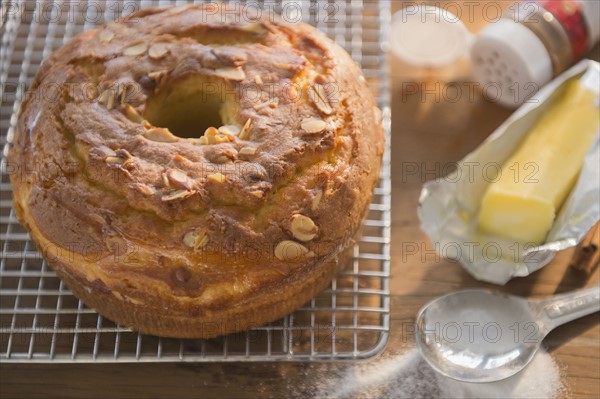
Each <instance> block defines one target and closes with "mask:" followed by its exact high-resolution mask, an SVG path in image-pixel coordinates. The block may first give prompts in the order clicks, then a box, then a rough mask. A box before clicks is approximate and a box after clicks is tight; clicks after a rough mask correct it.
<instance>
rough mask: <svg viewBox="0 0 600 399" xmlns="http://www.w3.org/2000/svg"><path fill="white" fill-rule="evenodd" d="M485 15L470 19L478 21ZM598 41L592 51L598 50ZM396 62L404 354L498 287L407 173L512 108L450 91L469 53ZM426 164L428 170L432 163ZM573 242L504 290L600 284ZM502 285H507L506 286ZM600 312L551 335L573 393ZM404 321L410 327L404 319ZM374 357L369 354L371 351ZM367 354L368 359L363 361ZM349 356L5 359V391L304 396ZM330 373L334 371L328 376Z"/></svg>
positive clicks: (482, 131)
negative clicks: (441, 301) (447, 301)
mask: <svg viewBox="0 0 600 399" xmlns="http://www.w3.org/2000/svg"><path fill="white" fill-rule="evenodd" d="M482 25H483V21H481V19H477V18H475V19H474V20H472V21H467V27H468V28H469V29H470V30H472V31H476V30H478V29H479V28H480V27H481V26H482ZM599 53H600V51H599V50H598V47H597V46H596V48H595V49H594V50H593V51H592V54H591V57H592V58H594V59H598V58H599V57H598V55H599ZM391 62H392V93H393V104H392V115H393V127H392V130H393V134H392V153H393V157H392V158H393V163H392V170H393V172H392V187H393V209H392V219H393V221H392V242H393V245H392V266H391V269H392V279H391V309H392V314H391V334H390V338H389V343H388V345H387V347H386V349H385V351H384V352H385V354H387V355H393V354H399V353H402V352H403V351H405V350H407V348H409V347H411V346H412V345H414V339H413V337H412V335H411V334H409V332H408V331H409V329H407V328H405V326H406V325H407V324H410V323H412V322H413V321H414V319H415V316H416V313H417V311H418V310H419V308H420V307H421V306H422V305H424V304H425V303H426V302H428V301H429V300H430V299H432V298H434V297H436V296H439V295H442V294H445V293H448V292H451V291H454V290H457V289H460V288H465V287H489V286H490V285H487V284H482V283H480V282H478V281H476V280H474V279H473V278H472V277H470V275H469V274H467V272H465V271H464V270H463V269H462V268H461V266H460V265H459V264H458V263H455V262H450V261H448V260H446V259H443V258H440V257H438V256H435V255H433V254H432V252H431V251H432V250H433V246H432V244H431V243H430V242H429V241H428V239H427V238H426V237H425V235H424V234H423V232H422V231H421V230H420V228H419V221H418V218H417V213H416V208H417V201H418V197H419V192H420V190H421V186H422V183H423V181H424V179H423V176H421V175H418V174H412V173H411V174H408V173H402V170H403V167H405V166H406V165H407V163H411V164H415V163H416V164H417V165H419V167H420V170H421V171H424V174H425V175H426V176H424V177H426V178H427V179H431V178H433V177H434V175H436V174H437V175H439V174H440V173H442V172H441V171H443V170H444V168H443V166H444V165H445V164H447V163H449V162H455V161H458V160H459V159H461V158H462V157H463V156H465V155H466V154H467V153H469V152H470V151H472V150H473V149H474V148H475V147H476V146H477V145H478V144H479V143H481V141H482V140H484V139H485V138H486V137H487V136H488V135H489V134H490V133H491V132H492V131H493V130H494V129H495V128H496V127H497V126H498V125H499V124H500V123H501V122H502V121H503V120H504V119H506V118H507V117H508V116H509V115H510V111H507V110H505V109H503V108H501V107H499V106H497V105H495V104H492V103H489V102H486V101H485V100H483V99H482V98H481V96H480V94H479V92H477V91H476V92H475V95H474V96H473V97H471V96H469V95H467V94H468V92H465V93H464V95H462V96H460V98H459V99H458V100H456V99H455V98H454V97H453V96H452V97H450V96H446V95H444V94H443V93H444V87H445V86H444V85H445V83H446V82H454V84H456V83H459V84H460V83H462V82H468V81H470V80H471V79H472V78H471V77H470V76H469V69H468V65H466V63H465V62H457V63H456V64H454V65H452V66H449V67H447V68H444V69H438V70H423V69H418V68H412V67H409V66H408V65H405V64H403V63H401V62H398V61H396V60H391ZM425 172H426V173H425ZM403 243H416V244H417V246H418V247H419V248H420V250H419V251H418V253H415V254H410V255H409V254H406V253H403V251H402V248H403V245H402V244H403ZM570 256H571V252H570V251H566V252H565V253H561V254H559V256H557V258H556V259H555V260H554V261H553V262H552V263H551V264H550V265H548V266H547V267H545V268H543V269H542V270H540V271H538V272H536V273H534V274H532V275H530V276H528V277H524V278H517V279H514V280H512V281H511V282H509V283H508V284H507V285H506V286H504V287H499V288H500V289H501V290H503V291H506V292H510V293H515V294H519V295H523V296H541V295H549V294H554V293H558V292H565V291H569V290H572V289H575V288H579V287H583V286H589V285H593V284H597V283H598V281H599V280H600V273H599V272H598V271H596V272H595V273H594V274H593V275H592V276H591V277H590V278H588V279H586V278H583V277H581V275H579V274H577V273H575V272H572V271H571V270H569V269H568V268H567V262H568V260H569V258H570ZM496 288H498V287H496ZM599 321H600V318H599V315H598V314H593V315H590V316H587V317H584V318H582V319H579V320H577V321H574V322H572V323H570V324H567V325H564V326H562V327H559V328H557V329H556V330H555V331H553V332H552V333H551V334H550V335H549V336H548V337H547V338H546V340H545V341H544V344H545V345H546V347H547V349H548V351H549V352H550V354H551V356H552V357H553V359H554V360H555V361H556V362H557V363H558V365H559V366H560V368H561V370H562V372H563V374H564V377H563V382H564V383H565V384H566V386H567V388H568V392H569V396H570V397H574V398H599V397H600V323H599ZM403 327H404V328H403ZM367 362H369V361H367ZM363 364H364V363H363ZM353 366H354V364H353V363H352V362H344V363H333V364H331V363H312V364H308V363H253V364H249V363H216V364H176V363H173V364H114V365H112V364H85V365H81V364H77V365H40V364H38V365H28V364H2V365H0V396H1V397H2V398H12V397H15V398H16V397H21V398H38V397H44V398H47V397H59V398H81V397H85V398H90V399H91V398H102V399H105V398H113V397H114V398H121V397H123V398H151V397H166V396H168V397H182V398H188V397H190V398H191V397H196V398H197V397H205V398H212V397H235V398H237V397H274V398H286V397H302V396H304V394H303V392H308V391H307V390H306V387H310V386H312V385H315V384H317V383H318V382H319V381H322V380H323V378H324V376H327V375H328V373H332V372H334V371H336V370H340V369H344V368H350V367H353ZM325 378H326V377H325Z"/></svg>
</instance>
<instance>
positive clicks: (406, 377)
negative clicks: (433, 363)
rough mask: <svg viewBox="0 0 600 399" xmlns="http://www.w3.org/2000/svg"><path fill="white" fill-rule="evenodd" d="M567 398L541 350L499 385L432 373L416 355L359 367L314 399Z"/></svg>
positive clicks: (322, 389)
mask: <svg viewBox="0 0 600 399" xmlns="http://www.w3.org/2000/svg"><path fill="white" fill-rule="evenodd" d="M564 393H565V387H564V385H563V384H562V382H561V376H560V370H559V368H558V366H557V365H556V363H555V362H554V360H553V359H552V357H551V356H550V355H549V354H548V353H547V352H546V351H545V350H544V349H543V348H541V349H540V350H539V352H538V353H537V354H536V356H535V357H534V359H533V361H532V362H531V363H530V365H529V366H528V367H527V368H526V369H525V370H523V371H522V372H521V373H518V374H517V375H515V376H513V377H510V378H508V379H506V380H503V381H498V382H493V383H484V384H474V383H465V382H459V381H456V380H453V379H450V378H447V377H444V376H442V375H440V374H438V373H437V372H435V371H434V370H433V369H432V368H431V367H429V365H428V364H427V363H426V362H425V361H424V360H423V359H422V358H421V355H420V354H419V352H418V351H417V350H416V349H411V350H410V351H408V352H406V353H403V354H401V355H399V356H397V357H391V358H387V359H377V360H375V361H373V362H368V363H364V364H360V365H357V366H355V367H353V368H351V369H350V370H348V371H346V372H345V373H344V374H342V375H340V376H339V378H337V379H335V380H334V381H331V380H330V381H328V382H327V383H324V385H323V386H321V387H320V389H319V392H317V393H316V395H315V397H317V398H398V399H399V398H410V399H419V398H424V399H425V398H427V399H429V398H478V399H485V398H509V397H510V398H549V399H550V398H557V397H559V396H562V395H563V394H564Z"/></svg>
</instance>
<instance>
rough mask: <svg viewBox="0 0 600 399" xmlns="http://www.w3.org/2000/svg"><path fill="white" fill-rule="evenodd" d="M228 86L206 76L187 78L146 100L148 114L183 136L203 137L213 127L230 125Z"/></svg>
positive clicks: (150, 118) (154, 122)
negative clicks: (212, 80)
mask: <svg viewBox="0 0 600 399" xmlns="http://www.w3.org/2000/svg"><path fill="white" fill-rule="evenodd" d="M226 93H227V91H226V88H225V87H220V86H219V83H217V82H209V81H206V80H204V79H198V78H193V79H185V80H184V81H181V82H179V83H176V84H174V85H170V86H169V87H167V88H166V89H164V90H162V91H161V92H159V93H157V94H155V95H153V96H151V97H149V98H148V100H147V101H146V109H145V112H144V117H145V118H146V119H147V120H148V121H149V122H150V123H151V124H152V125H154V126H158V127H164V128H167V129H169V130H170V131H171V133H173V134H174V135H176V136H178V137H181V138H199V137H202V135H204V132H205V131H206V129H208V128H209V127H216V128H218V127H219V126H222V125H225V124H227V123H226V122H227V121H228V120H230V119H231V118H230V117H228V115H231V112H230V111H231V110H230V108H231V107H230V105H229V104H228V102H226V101H224V100H225V98H224V97H225V94H226Z"/></svg>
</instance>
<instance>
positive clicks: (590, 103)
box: [479, 80, 600, 244]
mask: <svg viewBox="0 0 600 399" xmlns="http://www.w3.org/2000/svg"><path fill="white" fill-rule="evenodd" d="M596 96H597V94H595V93H593V92H592V91H590V90H588V89H586V88H585V87H584V86H583V85H581V84H580V82H579V80H575V81H573V82H572V83H569V85H568V87H567V89H566V91H565V93H564V94H563V96H562V97H560V98H559V99H558V100H557V101H556V102H555V103H554V104H552V105H551V106H550V107H549V108H548V109H547V111H546V112H545V113H544V115H543V116H542V117H541V118H540V119H539V120H538V121H537V122H536V124H535V125H534V127H533V128H532V130H531V131H530V132H529V133H528V134H527V136H526V137H525V139H524V140H523V142H522V143H521V144H520V146H519V148H518V149H517V151H516V152H515V153H514V154H513V155H512V156H511V157H510V158H509V159H508V160H507V161H506V162H505V163H504V165H503V166H502V175H501V176H500V178H499V179H498V180H497V181H495V182H493V183H491V184H490V185H489V186H488V188H487V190H486V192H485V193H484V195H483V199H482V201H481V208H480V211H479V228H480V229H481V230H482V231H483V232H485V233H488V234H491V235H494V236H497V237H502V238H505V239H509V240H515V241H519V242H524V243H535V244H541V243H543V242H544V240H545V238H546V235H547V234H548V232H549V231H550V228H551V227H552V224H553V222H554V218H555V217H556V213H557V211H558V209H560V206H561V205H562V203H563V201H564V200H565V198H566V197H567V196H568V194H569V192H570V191H571V188H572V187H573V185H574V184H575V182H576V180H577V176H578V174H579V171H580V169H581V166H582V164H583V160H584V158H585V155H586V153H587V151H588V150H589V148H590V146H591V144H592V142H593V140H594V137H595V136H596V133H597V132H598V128H599V124H600V116H599V114H598V106H597V105H595V104H594V102H595V101H596ZM516 171H519V172H520V173H515V172H516ZM524 171H526V172H527V173H524Z"/></svg>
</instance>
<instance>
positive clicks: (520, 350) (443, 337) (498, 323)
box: [416, 285, 600, 382]
mask: <svg viewBox="0 0 600 399" xmlns="http://www.w3.org/2000/svg"><path fill="white" fill-rule="evenodd" d="M599 310H600V285H596V286H593V287H590V288H584V289H580V290H576V291H573V292H569V293H566V294H560V295H556V296H553V297H549V298H545V299H536V300H527V299H524V298H520V297H516V296H513V295H508V294H504V293H501V292H498V291H491V290H486V289H468V290H463V291H458V292H454V293H451V294H448V295H444V296H442V297H440V298H437V299H435V300H433V301H431V302H429V303H428V304H427V305H425V306H424V307H423V308H422V309H421V311H420V312H419V314H418V316H417V321H416V339H417V347H418V348H419V350H420V351H421V354H422V355H423V357H424V358H425V360H426V361H427V362H428V363H429V365H431V367H433V368H434V369H435V370H437V371H438V372H440V373H441V374H443V375H445V376H447V377H450V378H453V379H456V380H460V381H465V382H492V381H499V380H503V379H505V378H508V377H510V376H512V375H514V374H516V373H518V372H519V371H521V370H522V369H523V368H524V367H525V366H527V364H528V363H529V362H530V361H531V359H533V356H534V355H535V353H536V352H537V350H538V348H539V347H540V345H541V343H542V340H543V339H544V337H545V336H546V335H547V334H548V333H549V332H550V331H551V330H552V329H554V328H556V327H558V326H560V325H562V324H564V323H568V322H570V321H572V320H575V319H578V318H580V317H583V316H586V315H588V314H591V313H594V312H597V311H599Z"/></svg>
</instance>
